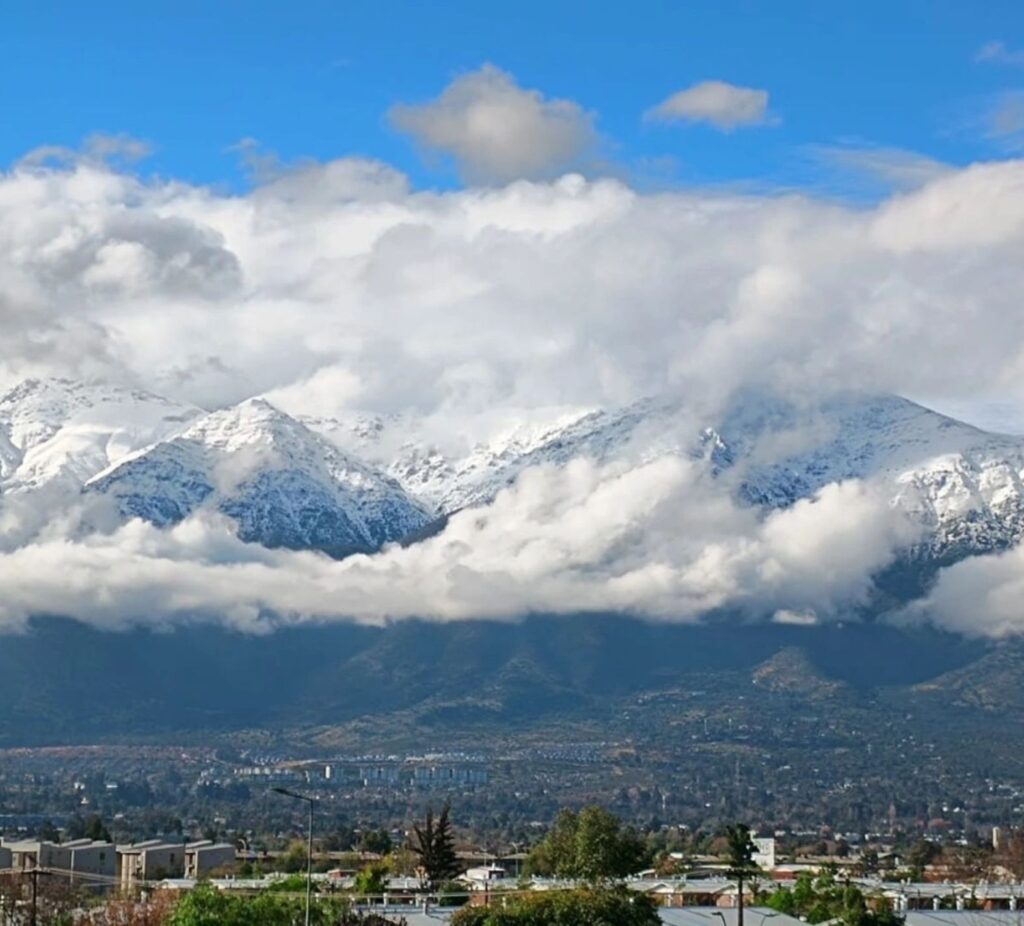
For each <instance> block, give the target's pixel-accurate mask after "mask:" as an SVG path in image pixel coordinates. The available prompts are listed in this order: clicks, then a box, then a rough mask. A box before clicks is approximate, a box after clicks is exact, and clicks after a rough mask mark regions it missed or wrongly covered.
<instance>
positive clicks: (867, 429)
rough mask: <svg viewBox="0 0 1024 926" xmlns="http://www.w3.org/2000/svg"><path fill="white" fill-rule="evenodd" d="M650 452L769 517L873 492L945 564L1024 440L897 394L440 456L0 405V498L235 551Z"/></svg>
mask: <svg viewBox="0 0 1024 926" xmlns="http://www.w3.org/2000/svg"><path fill="white" fill-rule="evenodd" d="M665 454H674V455H680V456H684V457H687V458H690V459H694V460H704V461H706V463H707V465H708V466H709V467H710V468H711V470H712V471H713V472H714V473H715V474H716V476H717V478H719V479H720V480H722V481H724V482H725V483H726V484H728V485H729V486H730V488H731V490H732V491H733V493H734V495H735V497H736V498H737V499H738V500H739V501H741V502H742V503H744V504H748V505H753V506H756V507H757V508H760V509H765V510H770V509H775V508H784V507H787V506H789V505H792V504H793V503H794V502H796V501H798V500H799V499H802V498H807V497H809V496H811V495H813V494H814V493H815V492H816V491H818V490H819V489H821V488H822V487H823V486H825V485H827V484H829V483H832V482H836V481H839V480H844V479H853V478H857V479H869V480H874V481H876V482H879V483H881V484H882V486H883V487H884V490H885V492H886V494H887V495H888V497H889V498H890V500H891V502H892V504H893V505H894V506H897V507H899V508H900V509H902V510H904V511H906V512H907V513H908V514H909V515H911V517H912V518H913V519H915V520H916V521H917V522H918V524H919V525H920V526H921V527H922V530H923V535H922V536H923V540H922V541H921V543H920V544H919V548H918V550H917V551H916V552H918V553H923V554H925V555H926V556H928V557H933V558H935V557H937V558H941V559H942V560H943V561H949V560H950V559H955V558H958V557H962V556H964V555H969V554H971V553H975V552H982V551H990V550H994V549H1001V548H1004V547H1007V546H1009V545H1011V544H1013V543H1015V542H1016V541H1017V540H1018V539H1019V538H1020V536H1021V535H1022V532H1024V483H1022V474H1024V438H1019V437H1013V436H1008V435H1000V434H992V433H987V432H984V431H981V430H979V429H977V428H975V427H972V426H970V425H968V424H965V423H963V422H960V421H957V420H954V419H952V418H948V417H946V416H944V415H941V414H939V413H937V412H934V411H931V410H929V409H927V408H924V407H922V406H920V405H918V404H915V403H914V402H911V401H909V400H907V399H904V398H900V397H897V396H889V395H864V394H846V395H840V396H837V397H831V398H827V399H825V400H823V401H820V402H815V403H811V404H803V405H796V404H794V403H792V402H787V401H784V400H782V399H779V398H777V397H775V396H772V395H770V394H767V393H756V392H753V391H747V392H745V393H743V394H741V395H739V396H738V397H736V398H735V399H734V400H733V401H732V402H731V404H730V405H729V406H728V407H726V408H725V410H724V411H723V412H721V413H720V414H719V416H718V417H717V419H716V420H715V421H699V420H695V418H694V416H693V414H692V412H691V410H690V409H689V408H688V406H687V403H686V402H685V401H683V400H681V399H676V398H656V399H647V400H643V401H640V402H637V403H634V404H631V405H629V406H626V407H622V408H613V409H577V410H568V411H566V410H559V411H558V412H557V413H556V414H551V415H537V416H535V417H533V418H532V419H531V418H526V419H524V420H516V421H513V422H512V423H511V424H510V425H509V426H508V427H506V428H505V429H504V430H502V431H499V432H498V433H497V436H495V434H493V433H492V434H490V435H488V436H487V437H486V438H485V439H482V440H480V441H477V442H467V443H466V444H464V445H463V446H461V447H459V448H458V449H456V450H454V451H453V450H451V449H450V447H449V449H447V450H445V449H441V448H440V447H439V446H438V444H436V443H432V442H430V441H429V440H427V439H426V438H424V437H423V435H422V433H421V431H420V430H419V429H418V426H417V422H416V421H414V420H412V419H410V418H408V417H401V416H395V417H391V418H381V417H353V418H351V419H348V420H342V419H334V418H323V417H293V416H291V415H288V414H286V413H285V412H284V411H282V410H281V409H280V408H277V407H275V406H274V405H273V404H271V403H270V402H268V401H267V400H266V399H263V398H258V397H257V398H252V399H248V400H246V401H244V402H241V403H240V404H238V405H235V406H233V407H229V408H223V409H217V410H214V411H210V412H207V411H204V410H201V409H199V408H196V407H194V406H191V405H188V404H183V403H179V402H175V401H171V400H168V399H165V398H161V397H159V396H155V395H152V394H150V393H148V392H145V391H141V390H137V389H129V388H124V387H120V386H114V385H109V384H104V383H95V382H76V381H71V380H67V379H48V380H26V381H25V382H22V383H21V384H19V385H18V386H16V387H15V388H13V389H10V390H9V391H8V392H6V393H5V394H4V395H2V396H0V499H12V498H15V497H18V498H20V499H21V501H22V502H23V503H27V504H29V506H31V505H32V504H33V503H34V502H35V500H38V504H39V505H40V506H42V505H44V504H45V505H49V506H50V507H51V508H59V507H60V506H61V505H63V504H67V503H68V502H69V501H71V500H73V499H75V498H78V497H85V498H88V499H90V500H93V501H103V502H104V503H107V504H108V507H110V506H112V508H113V509H114V511H115V512H116V517H118V518H120V519H122V520H124V519H129V518H135V517H138V518H143V519H145V520H147V521H149V522H151V523H153V524H155V525H157V526H160V527H165V526H168V525H171V524H174V523H177V522H178V521H180V520H182V519H183V518H185V517H187V516H188V515H189V514H191V513H193V512H195V511H196V510H198V509H200V508H211V509H216V510H218V511H220V512H221V513H222V514H224V515H226V516H228V517H229V518H231V519H232V520H233V521H234V522H235V524H236V525H237V532H238V535H239V536H240V537H241V538H242V539H243V540H245V541H248V542H254V543H260V544H263V545H265V546H271V547H273V546H281V547H288V548H293V549H314V550H320V551H323V552H325V553H328V554H329V555H331V556H336V557H342V556H346V555H348V554H350V553H354V552H363V553H368V552H373V551H375V550H379V549H380V548H381V547H382V546H383V545H384V544H387V543H391V542H395V541H409V540H410V539H415V538H416V537H417V536H422V535H423V533H424V532H429V531H430V529H431V525H437V524H439V523H443V519H444V518H446V517H447V516H448V515H450V514H452V513H453V512H455V511H458V510H460V509H462V508H465V507H468V506H475V505H481V504H486V503H487V502H489V501H490V500H492V499H493V498H494V496H495V495H496V494H497V493H498V492H499V491H500V490H501V489H503V488H504V487H506V486H508V485H510V484H512V483H513V482H514V481H515V479H516V478H517V476H518V475H519V474H520V473H522V472H523V471H524V470H526V469H528V468H530V467H533V466H538V465H542V464H544V465H549V466H551V465H553V466H562V465H565V464H566V463H567V462H568V461H569V460H571V459H574V458H576V457H588V458H590V459H592V460H595V461H597V462H599V463H616V464H619V465H624V466H630V465H638V464H640V463H643V462H646V461H649V460H651V459H654V458H657V457H659V456H662V455H665Z"/></svg>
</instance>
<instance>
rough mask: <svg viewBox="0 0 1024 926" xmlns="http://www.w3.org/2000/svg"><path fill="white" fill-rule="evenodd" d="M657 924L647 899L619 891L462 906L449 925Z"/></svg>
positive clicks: (548, 895) (537, 896) (589, 890)
mask: <svg viewBox="0 0 1024 926" xmlns="http://www.w3.org/2000/svg"><path fill="white" fill-rule="evenodd" d="M660 922H661V918H660V917H659V916H658V908H657V906H656V904H655V903H654V901H653V900H652V899H651V898H650V897H648V896H647V895H646V894H635V893H633V892H632V891H626V890H623V889H621V888H616V889H611V890H609V889H602V888H587V889H584V890H576V891H543V892H540V893H535V894H521V895H518V896H517V897H515V898H510V899H509V901H508V903H507V904H502V905H500V906H499V905H494V906H490V907H463V908H462V909H461V910H459V911H458V912H457V913H456V914H455V916H454V917H452V926H659V924H660Z"/></svg>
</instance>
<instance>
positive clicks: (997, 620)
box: [904, 544, 1024, 637]
mask: <svg viewBox="0 0 1024 926" xmlns="http://www.w3.org/2000/svg"><path fill="white" fill-rule="evenodd" d="M1021 602H1024V544H1021V545H1018V546H1016V547H1014V548H1013V549H1012V550H1008V551H1006V552H1004V553H994V554H991V555H987V556H975V557H971V558H970V559H966V560H962V561H961V562H959V563H956V564H954V565H953V566H950V567H948V568H946V569H943V570H942V571H941V572H940V573H939V577H938V580H937V581H936V583H935V586H934V587H933V588H932V590H931V592H930V593H929V595H928V596H927V597H926V598H925V599H924V600H922V601H920V602H915V603H914V605H913V606H912V607H910V608H908V609H907V611H906V612H905V614H904V617H905V618H907V619H909V620H928V621H931V622H933V623H936V624H938V625H939V626H940V627H945V628H946V629H948V630H952V631H955V632H956V633H963V634H967V635H970V636H985V637H1006V636H1017V635H1020V634H1022V633H1024V609H1022V608H1021Z"/></svg>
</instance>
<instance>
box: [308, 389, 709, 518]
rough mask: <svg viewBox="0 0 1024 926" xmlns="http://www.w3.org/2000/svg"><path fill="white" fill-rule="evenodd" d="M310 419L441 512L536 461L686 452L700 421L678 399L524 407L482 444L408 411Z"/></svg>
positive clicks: (483, 494)
mask: <svg viewBox="0 0 1024 926" xmlns="http://www.w3.org/2000/svg"><path fill="white" fill-rule="evenodd" d="M673 413H674V414H673ZM303 421H305V422H306V423H307V424H308V425H309V426H310V428H312V429H313V430H315V431H317V432H318V433H320V434H322V435H324V436H325V437H327V438H328V439H329V440H330V441H331V442H332V443H334V444H335V445H336V446H338V447H341V448H343V449H345V450H347V451H348V452H351V453H354V454H356V455H358V456H360V457H362V458H364V459H367V460H370V461H372V462H373V463H374V464H375V465H377V466H379V467H381V468H382V469H385V470H386V471H387V473H388V474H389V475H390V476H392V477H393V478H394V479H396V480H397V481H398V482H399V483H401V485H402V486H403V487H404V488H405V490H406V491H407V492H409V493H410V494H411V495H414V496H415V497H417V498H419V499H420V500H421V501H422V502H423V503H424V504H426V505H428V506H429V507H430V508H431V510H433V511H434V512H435V513H436V514H438V515H439V516H440V515H446V514H451V513H453V512H455V511H458V510H459V509H460V508H465V507H468V506H472V505H478V504H483V503H486V502H488V501H490V500H491V499H493V498H494V496H495V495H496V494H497V493H498V492H499V491H500V490H501V489H503V488H505V487H506V486H509V485H511V484H512V483H513V482H514V481H515V479H516V477H517V476H518V475H519V474H520V473H521V472H522V471H523V470H524V469H528V468H530V467H531V466H537V465H541V464H554V465H563V464H565V463H567V462H568V461H569V460H571V459H573V458H574V457H578V456H586V457H590V458H592V459H597V460H600V461H607V460H610V459H612V458H616V459H618V458H620V457H624V456H627V455H628V456H629V459H634V458H635V459H636V461H637V462H642V461H643V460H645V459H650V458H652V457H654V456H658V455H660V454H661V453H665V452H684V450H685V448H687V447H688V446H689V445H692V444H693V443H694V442H693V428H692V421H691V420H690V419H689V418H688V417H686V416H685V415H684V414H683V410H682V408H681V407H680V406H679V405H678V404H677V403H674V402H665V401H660V402H658V401H644V402H640V403H637V404H636V405H632V406H629V407H626V408H622V409H613V410H602V409H590V408H582V409H581V408H568V409H567V408H564V407H558V408H554V409H539V410H536V411H526V410H522V409H516V410H513V411H510V412H509V413H508V416H507V419H506V420H505V421H503V422H502V424H501V426H497V427H496V426H494V425H493V424H491V425H490V426H489V427H488V428H487V430H489V431H490V433H489V434H488V436H487V437H486V439H484V440H480V441H475V442H473V441H470V440H464V441H461V442H460V441H457V440H447V441H444V442H439V441H436V440H431V438H430V437H429V436H428V433H425V431H426V432H429V429H425V428H424V426H423V425H422V423H421V422H418V421H414V420H410V419H408V418H405V417H402V416H391V417H387V418H384V417H371V416H362V417H355V418H352V419H350V420H347V421H345V420H340V419H336V418H303ZM460 446H461V448H462V449H461V450H459V449H453V448H458V447H460ZM627 450H630V451H631V450H635V451H636V452H635V453H629V454H627ZM695 452H696V451H695Z"/></svg>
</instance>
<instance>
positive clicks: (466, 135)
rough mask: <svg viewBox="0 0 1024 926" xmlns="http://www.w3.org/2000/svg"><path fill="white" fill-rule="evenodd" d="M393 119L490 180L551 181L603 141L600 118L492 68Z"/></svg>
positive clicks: (469, 172) (404, 108)
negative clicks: (597, 124) (598, 132)
mask: <svg viewBox="0 0 1024 926" xmlns="http://www.w3.org/2000/svg"><path fill="white" fill-rule="evenodd" d="M390 118H391V122H392V123H393V124H394V125H395V126H396V127H397V128H398V129H400V130H401V131H403V132H406V133H408V134H409V135H411V136H412V137H413V138H414V139H415V140H416V141H417V142H418V143H419V144H420V145H422V146H423V147H424V148H426V149H429V150H433V151H438V152H441V153H442V154H446V155H451V156H452V157H453V158H454V159H455V162H456V164H457V165H458V167H459V171H460V173H461V174H462V175H463V176H464V177H466V178H467V179H469V180H472V181H477V182H483V183H502V182H506V181H509V180H515V179H517V178H521V177H525V178H543V177H549V176H551V175H553V174H554V173H556V172H558V171H561V170H565V169H566V168H568V167H571V166H573V165H576V164H578V162H579V161H580V159H581V157H582V156H583V155H585V154H587V153H588V152H589V151H590V150H591V149H592V148H593V147H594V145H595V143H596V140H597V135H596V132H595V130H594V117H593V115H592V114H590V113H588V112H586V111H584V110H583V109H582V108H581V107H580V105H579V104H578V103H574V102H573V101H571V100H557V99H547V98H545V97H544V95H543V94H541V93H540V92H539V91H538V90H525V89H523V88H522V87H520V86H519V85H518V84H517V83H516V82H515V79H514V78H513V77H512V75H511V74H509V73H507V72H506V71H502V70H501V69H500V68H496V67H495V66H494V65H492V64H485V65H484V66H483V67H482V68H480V69H479V70H478V71H472V72H470V73H468V74H462V75H460V76H459V77H456V78H455V79H454V80H453V81H452V82H451V83H450V84H449V85H448V86H447V87H446V88H445V89H444V91H443V92H442V93H441V95H440V96H439V97H437V98H436V99H434V100H431V101H430V102H428V103H422V104H400V105H398V106H394V107H393V108H392V109H391V112H390Z"/></svg>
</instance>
